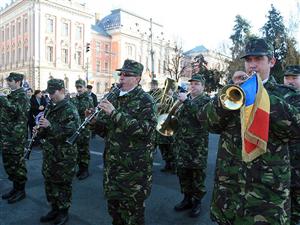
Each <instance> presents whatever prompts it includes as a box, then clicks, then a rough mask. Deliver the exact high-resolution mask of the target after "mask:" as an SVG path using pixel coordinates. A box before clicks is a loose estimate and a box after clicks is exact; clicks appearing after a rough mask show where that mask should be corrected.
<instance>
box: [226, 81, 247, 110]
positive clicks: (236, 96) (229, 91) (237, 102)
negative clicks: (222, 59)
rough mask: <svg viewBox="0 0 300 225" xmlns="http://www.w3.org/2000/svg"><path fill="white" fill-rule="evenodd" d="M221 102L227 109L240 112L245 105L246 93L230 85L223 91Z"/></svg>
mask: <svg viewBox="0 0 300 225" xmlns="http://www.w3.org/2000/svg"><path fill="white" fill-rule="evenodd" d="M220 102H221V104H222V106H223V108H225V109H228V110H238V109H240V108H241V107H242V106H243V105H244V104H245V93H244V91H243V89H242V88H240V87H239V86H237V85H228V86H226V87H224V88H223V89H222V91H221V95H220Z"/></svg>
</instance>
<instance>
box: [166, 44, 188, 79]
mask: <svg viewBox="0 0 300 225" xmlns="http://www.w3.org/2000/svg"><path fill="white" fill-rule="evenodd" d="M183 58H184V55H183V50H182V47H181V46H179V44H178V43H175V47H174V55H173V56H172V58H171V59H170V60H169V61H168V62H167V64H166V68H165V70H166V72H167V73H168V74H169V75H170V77H171V78H172V79H174V80H175V81H176V82H178V80H179V78H180V77H182V76H183V72H184V70H185V69H186V65H182V60H183Z"/></svg>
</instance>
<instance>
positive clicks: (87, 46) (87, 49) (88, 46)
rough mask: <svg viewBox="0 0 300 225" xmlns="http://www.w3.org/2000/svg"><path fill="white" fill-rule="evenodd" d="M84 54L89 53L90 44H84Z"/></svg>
mask: <svg viewBox="0 0 300 225" xmlns="http://www.w3.org/2000/svg"><path fill="white" fill-rule="evenodd" d="M85 51H86V52H89V51H90V43H86V50H85Z"/></svg>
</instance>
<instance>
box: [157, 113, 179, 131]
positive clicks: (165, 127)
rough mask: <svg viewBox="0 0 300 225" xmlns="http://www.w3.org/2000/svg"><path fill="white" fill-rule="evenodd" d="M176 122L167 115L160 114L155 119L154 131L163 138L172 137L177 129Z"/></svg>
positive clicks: (174, 118)
mask: <svg viewBox="0 0 300 225" xmlns="http://www.w3.org/2000/svg"><path fill="white" fill-rule="evenodd" d="M177 126H178V120H177V118H176V117H175V116H169V114H168V113H165V114H161V115H160V116H159V117H158V119H157V126H156V130H157V131H158V132H159V133H160V134H161V135H163V136H167V137H168V136H172V135H173V134H174V132H175V130H176V129H177Z"/></svg>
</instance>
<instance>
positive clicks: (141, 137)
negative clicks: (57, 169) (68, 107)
mask: <svg viewBox="0 0 300 225" xmlns="http://www.w3.org/2000/svg"><path fill="white" fill-rule="evenodd" d="M142 70H143V66H142V64H140V63H137V62H135V61H132V60H125V62H124V65H123V67H122V69H121V71H124V72H125V73H126V72H130V73H132V74H135V76H141V74H142ZM119 92H120V91H119V90H117V91H115V92H112V93H114V95H113V94H112V95H113V97H111V96H110V98H108V99H109V101H110V102H111V103H112V104H113V105H114V107H115V110H114V111H113V112H112V114H111V115H110V116H107V115H106V114H104V113H100V114H99V116H98V117H97V123H96V125H95V131H96V132H97V133H98V134H99V133H101V136H105V153H104V156H103V157H104V175H103V179H104V181H103V185H104V192H105V195H106V197H107V199H108V212H109V214H110V215H111V216H112V218H113V224H114V225H121V224H127V225H143V224H144V223H145V222H144V210H145V205H144V201H145V199H146V198H147V197H148V196H149V194H150V190H151V186H152V163H153V154H152V151H153V146H152V145H153V143H152V141H151V139H152V136H153V134H154V129H155V126H156V117H155V110H154V101H153V98H152V97H151V96H150V95H149V94H147V93H145V92H144V91H143V89H142V88H141V87H140V86H137V87H135V88H134V89H133V90H132V91H130V92H128V93H127V94H125V95H123V96H119ZM103 131H106V132H104V133H103Z"/></svg>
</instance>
